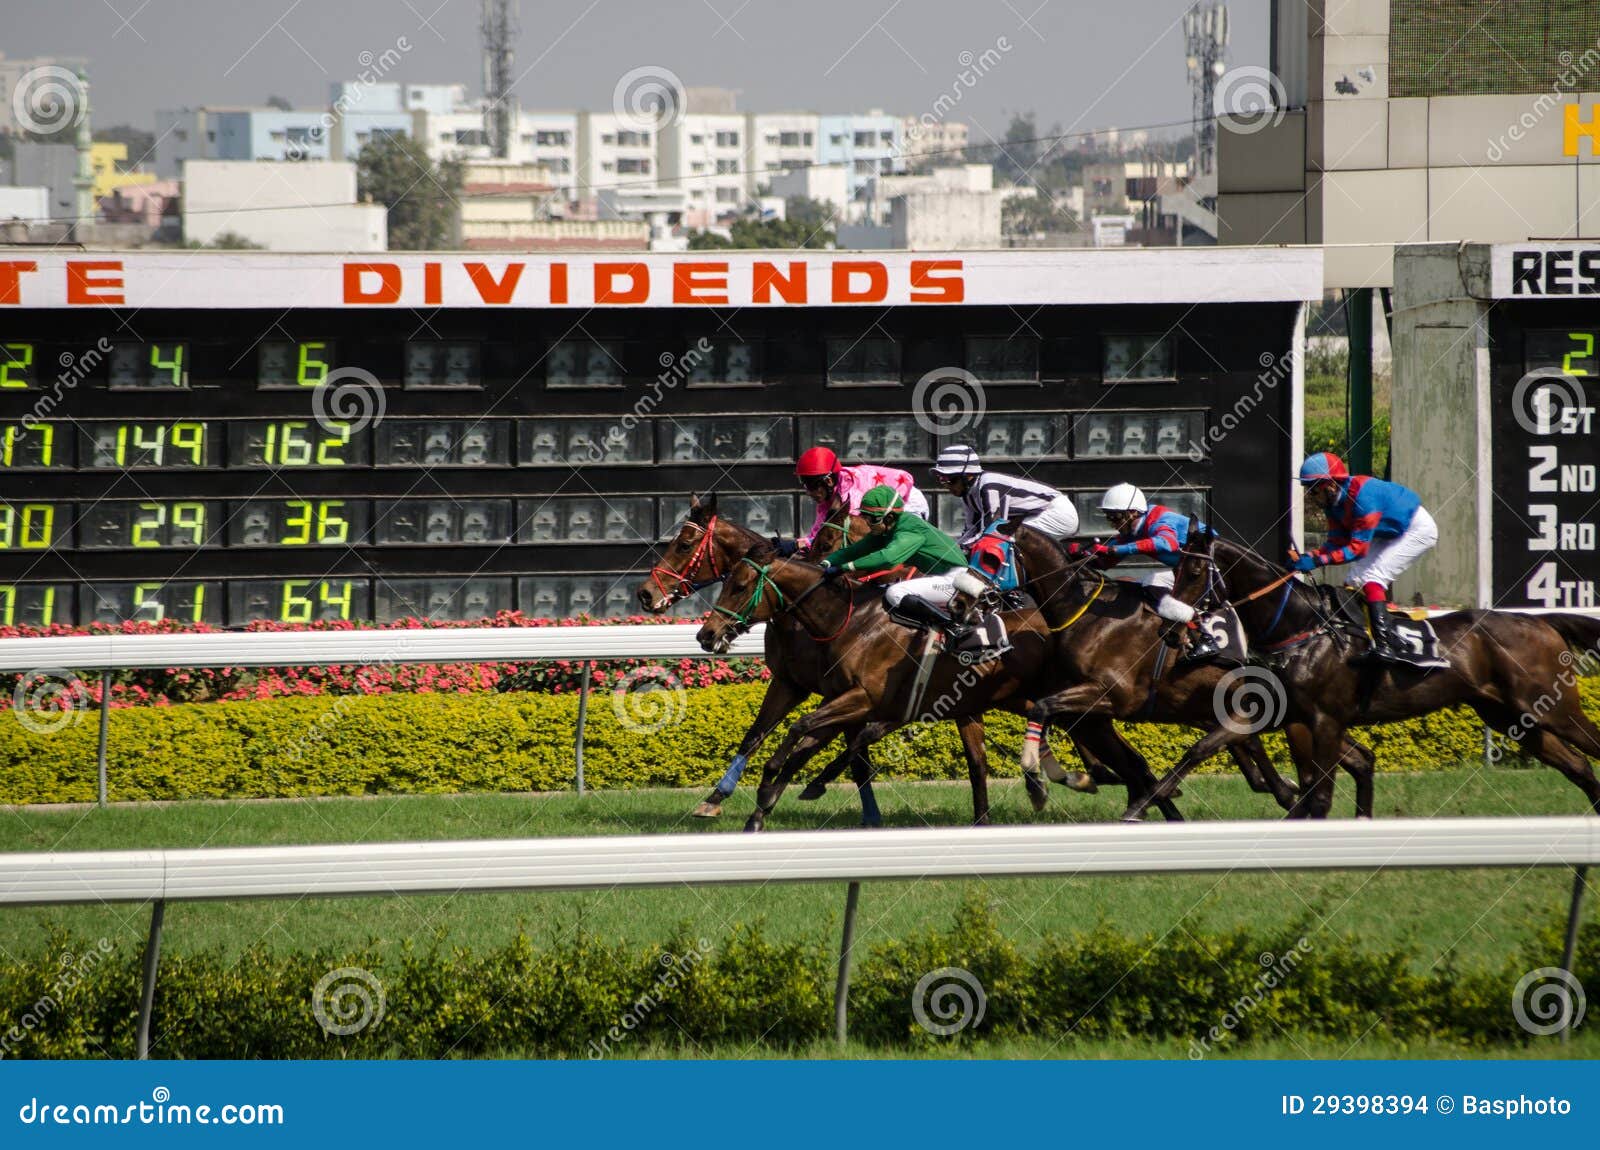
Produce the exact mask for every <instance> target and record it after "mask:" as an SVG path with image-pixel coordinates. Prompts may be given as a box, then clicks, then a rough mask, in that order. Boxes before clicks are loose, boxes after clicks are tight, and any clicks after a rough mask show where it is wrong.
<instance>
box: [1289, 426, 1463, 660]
mask: <svg viewBox="0 0 1600 1150" xmlns="http://www.w3.org/2000/svg"><path fill="white" fill-rule="evenodd" d="M1299 479H1300V482H1301V483H1302V484H1304V485H1305V486H1306V487H1307V489H1308V490H1309V491H1310V492H1311V495H1312V497H1313V498H1315V499H1316V500H1317V501H1318V502H1319V503H1321V504H1322V507H1323V510H1324V511H1325V512H1326V513H1327V517H1328V539H1327V542H1326V543H1324V544H1323V545H1322V546H1321V547H1320V548H1318V549H1317V550H1315V551H1308V552H1305V553H1304V554H1299V555H1291V557H1290V558H1291V561H1292V562H1291V565H1292V566H1293V567H1294V569H1295V570H1296V571H1312V570H1314V569H1315V568H1318V567H1328V566H1338V565H1339V564H1343V563H1349V564H1352V567H1351V569H1350V574H1349V575H1348V576H1347V578H1346V582H1348V583H1349V584H1351V585H1352V586H1355V587H1359V588H1361V591H1362V595H1363V597H1364V598H1365V600H1366V603H1367V617H1368V619H1369V620H1371V622H1372V638H1373V654H1374V655H1375V656H1376V657H1377V658H1379V659H1382V660H1387V661H1391V662H1393V661H1404V662H1412V661H1413V660H1412V659H1410V658H1408V657H1407V653H1406V652H1405V651H1404V650H1403V649H1402V648H1401V647H1400V646H1399V644H1398V642H1397V641H1396V639H1395V635H1394V631H1393V626H1392V624H1391V623H1390V620H1389V607H1388V604H1389V587H1390V585H1391V584H1393V583H1394V581H1395V579H1396V578H1398V577H1399V576H1400V573H1401V572H1403V571H1405V570H1406V568H1408V567H1410V566H1411V565H1412V564H1413V563H1415V562H1416V561H1417V560H1418V559H1419V558H1421V556H1422V555H1423V554H1424V553H1425V552H1426V551H1428V549H1429V548H1431V547H1433V546H1434V544H1436V543H1438V542H1439V528H1438V526H1437V525H1436V524H1435V523H1434V521H1433V516H1431V515H1429V514H1428V510H1427V508H1425V507H1423V506H1422V499H1421V497H1419V496H1418V495H1417V493H1416V492H1415V491H1412V490H1411V489H1410V488H1409V487H1406V486H1404V485H1402V484H1399V483H1390V482H1389V481H1388V480H1385V479H1374V478H1373V477H1372V476H1370V475H1351V474H1350V471H1349V469H1348V468H1347V467H1345V464H1344V460H1342V459H1340V458H1339V457H1338V456H1337V455H1334V454H1333V453H1332V452H1327V451H1324V452H1319V453H1317V454H1316V455H1313V456H1311V457H1309V458H1308V459H1307V460H1306V461H1305V462H1304V463H1302V464H1301V465H1300V475H1299Z"/></svg>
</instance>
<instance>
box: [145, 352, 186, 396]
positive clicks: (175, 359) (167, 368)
mask: <svg viewBox="0 0 1600 1150" xmlns="http://www.w3.org/2000/svg"><path fill="white" fill-rule="evenodd" d="M150 367H151V369H152V370H151V372H150V380H151V382H152V383H154V382H155V377H156V372H157V371H164V372H166V373H167V375H168V377H169V378H170V379H171V380H172V386H173V387H188V386H189V377H188V374H187V373H186V372H185V371H184V370H183V344H181V343H178V344H173V345H172V354H171V355H170V356H167V357H165V358H163V357H162V355H161V345H160V344H159V343H153V344H151V345H150Z"/></svg>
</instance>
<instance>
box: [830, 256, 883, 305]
mask: <svg viewBox="0 0 1600 1150" xmlns="http://www.w3.org/2000/svg"><path fill="white" fill-rule="evenodd" d="M852 276H866V277H867V286H866V287H864V288H861V289H860V290H857V289H856V288H855V286H854V285H853V284H852V282H851V277H852ZM888 297H889V269H888V268H886V267H884V266H883V265H882V264H881V263H879V262H878V261H877V260H841V261H840V262H838V263H836V264H834V265H833V302H834V303H882V302H883V301H884V300H885V299H887V298H888Z"/></svg>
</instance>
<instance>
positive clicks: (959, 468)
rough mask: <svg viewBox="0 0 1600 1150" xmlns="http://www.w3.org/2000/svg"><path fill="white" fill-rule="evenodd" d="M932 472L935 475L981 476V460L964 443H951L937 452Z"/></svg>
mask: <svg viewBox="0 0 1600 1150" xmlns="http://www.w3.org/2000/svg"><path fill="white" fill-rule="evenodd" d="M933 471H934V474H935V475H981V474H982V473H983V460H982V459H981V458H979V456H978V453H977V452H976V451H974V450H973V449H972V448H971V447H968V446H967V445H966V444H965V443H952V444H951V445H950V446H949V447H947V448H945V449H944V450H943V451H941V452H939V458H938V460H937V462H935V463H934V465H933Z"/></svg>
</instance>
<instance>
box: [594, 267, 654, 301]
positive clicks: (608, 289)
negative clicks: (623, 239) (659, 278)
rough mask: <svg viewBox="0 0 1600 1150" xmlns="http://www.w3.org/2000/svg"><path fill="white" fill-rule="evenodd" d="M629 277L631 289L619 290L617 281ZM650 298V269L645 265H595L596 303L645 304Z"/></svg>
mask: <svg viewBox="0 0 1600 1150" xmlns="http://www.w3.org/2000/svg"><path fill="white" fill-rule="evenodd" d="M622 276H627V277H628V283H629V287H628V288H627V290H625V291H620V290H618V289H617V286H616V284H617V280H618V278H620V277H622ZM649 298H650V269H649V268H647V267H645V266H644V265H643V264H595V265H594V302H595V303H597V304H600V303H644V302H645V301H646V300H647V299H649Z"/></svg>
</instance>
